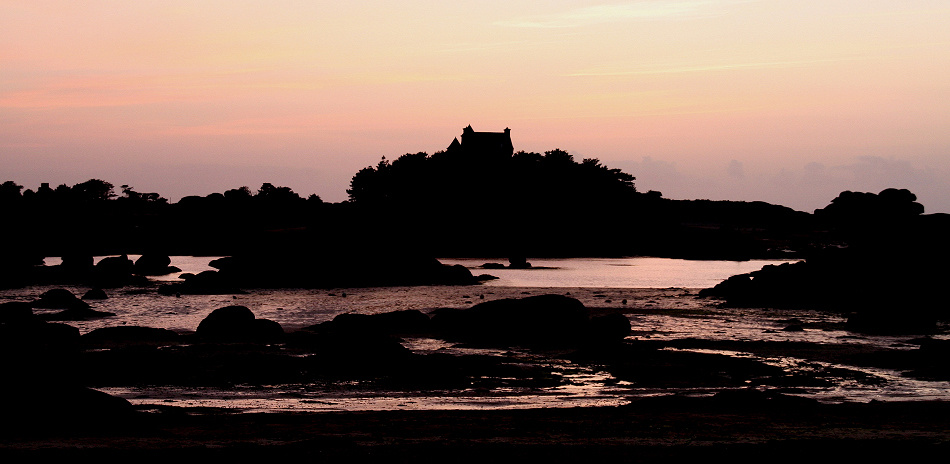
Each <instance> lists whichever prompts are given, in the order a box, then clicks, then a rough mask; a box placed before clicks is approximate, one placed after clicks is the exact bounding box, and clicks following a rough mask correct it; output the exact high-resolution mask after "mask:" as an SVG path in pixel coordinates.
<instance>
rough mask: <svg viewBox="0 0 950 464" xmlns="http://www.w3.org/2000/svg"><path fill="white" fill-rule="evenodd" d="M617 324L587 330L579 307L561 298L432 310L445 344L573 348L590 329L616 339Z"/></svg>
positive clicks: (605, 323) (588, 324) (610, 322)
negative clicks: (462, 308)
mask: <svg viewBox="0 0 950 464" xmlns="http://www.w3.org/2000/svg"><path fill="white" fill-rule="evenodd" d="M621 317H623V316H621ZM624 319H626V318H624ZM618 322H619V321H618V320H617V319H616V318H614V319H611V320H603V321H599V322H598V323H596V324H594V325H592V324H591V317H590V314H589V311H588V310H587V308H586V307H584V305H583V303H581V302H580V301H579V300H576V299H574V298H570V297H567V296H563V295H539V296H531V297H526V298H521V299H502V300H494V301H487V302H484V303H479V304H476V305H475V306H472V307H471V308H469V309H464V310H454V309H442V310H438V311H436V312H435V313H434V316H433V318H432V323H433V326H434V328H435V330H436V331H437V332H438V333H440V334H441V335H442V336H444V337H446V338H448V339H457V340H462V341H467V342H472V343H484V344H489V345H516V344H520V345H527V346H570V345H576V344H579V343H583V342H585V341H587V340H589V339H590V336H591V333H592V330H593V331H596V332H597V333H599V334H600V335H602V336H603V337H606V338H613V337H618V336H620V334H621V333H622V332H624V330H623V329H622V328H621V327H620V326H621V324H618ZM627 324H628V325H627V328H628V329H627V330H629V322H628V323H627ZM608 327H612V328H608ZM624 335H625V333H624ZM606 338H605V339H606ZM620 338H623V337H622V336H620Z"/></svg>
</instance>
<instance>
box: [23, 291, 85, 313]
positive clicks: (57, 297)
mask: <svg viewBox="0 0 950 464" xmlns="http://www.w3.org/2000/svg"><path fill="white" fill-rule="evenodd" d="M32 305H33V307H34V308H42V309H89V303H86V302H85V301H82V300H81V299H79V298H78V297H76V295H73V292H70V291H69V290H66V289H65V288H54V289H52V290H47V291H45V292H43V293H42V294H41V295H40V298H39V299H38V300H34V301H33V303H32Z"/></svg>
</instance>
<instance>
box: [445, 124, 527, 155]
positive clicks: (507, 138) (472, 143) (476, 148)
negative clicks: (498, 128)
mask: <svg viewBox="0 0 950 464" xmlns="http://www.w3.org/2000/svg"><path fill="white" fill-rule="evenodd" d="M446 151H448V152H461V153H472V154H478V155H481V156H491V157H495V156H497V157H505V156H507V157H511V155H512V154H513V153H514V152H515V147H514V145H513V144H512V143H511V129H508V128H505V131H504V132H475V130H474V129H472V126H471V125H469V126H468V127H466V128H464V129H462V141H461V142H459V139H458V137H456V138H455V139H453V140H452V143H451V144H450V145H449V147H448V149H446Z"/></svg>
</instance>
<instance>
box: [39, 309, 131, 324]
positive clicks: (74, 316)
mask: <svg viewBox="0 0 950 464" xmlns="http://www.w3.org/2000/svg"><path fill="white" fill-rule="evenodd" d="M114 316H115V313H110V312H108V311H97V310H95V309H92V308H89V307H85V308H83V307H76V308H70V309H64V310H62V311H60V312H58V313H53V314H41V315H39V316H37V317H38V318H39V319H42V320H44V321H88V320H91V319H102V318H104V317H114Z"/></svg>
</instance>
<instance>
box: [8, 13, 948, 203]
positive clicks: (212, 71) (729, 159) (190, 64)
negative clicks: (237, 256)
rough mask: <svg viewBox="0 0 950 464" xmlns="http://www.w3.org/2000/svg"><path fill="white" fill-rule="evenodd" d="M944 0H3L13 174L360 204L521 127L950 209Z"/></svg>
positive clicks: (659, 174)
mask: <svg viewBox="0 0 950 464" xmlns="http://www.w3.org/2000/svg"><path fill="white" fill-rule="evenodd" d="M947 24H950V3H948V2H946V0H903V1H893V0H887V1H881V0H821V1H813V0H794V1H793V0H788V1H786V0H670V1H659V0H646V1H606V0H601V1H546V2H537V1H531V2H527V1H517V0H507V1H504V2H502V1H496V0H483V1H478V2H472V1H454V2H441V1H428V0H408V1H400V2H378V1H354V2H337V1H334V2H324V1H303V0H300V1H295V0H269V1H266V2H265V1H241V0H226V1H223V0H222V1H218V0H205V1H194V0H189V1H178V0H161V1H152V0H137V1H134V2H130V1H127V0H118V1H97V0H84V1H81V2H75V1H68V0H62V1H43V0H26V1H19V0H0V181H4V180H13V181H15V182H17V183H19V184H21V185H24V186H25V187H26V188H31V189H35V188H36V187H38V186H39V185H40V183H42V182H48V183H50V184H51V185H53V186H56V185H59V184H68V185H73V184H76V183H79V182H83V181H85V180H88V179H90V178H98V179H102V180H106V181H108V182H111V183H113V184H115V185H117V186H118V185H121V184H128V185H131V186H132V187H133V188H134V189H135V190H136V191H140V192H158V193H160V194H162V195H163V196H165V197H166V198H168V199H169V200H172V201H177V200H178V199H179V198H181V197H182V196H186V195H207V194H209V193H213V192H223V191H224V190H227V189H231V188H236V187H240V186H245V185H246V186H249V187H251V188H252V190H256V189H257V188H258V187H259V186H260V185H261V184H262V183H264V182H269V183H272V184H274V185H279V186H287V187H291V188H292V189H293V190H294V191H295V192H297V193H299V194H301V195H302V196H308V195H310V194H317V195H319V196H320V197H321V198H323V199H324V200H325V201H341V200H344V199H346V192H345V190H346V188H347V186H348V184H349V181H350V179H351V178H352V176H353V174H354V173H356V171H358V170H359V169H361V168H363V167H366V166H370V165H375V164H376V163H377V162H378V161H379V160H380V159H381V157H383V156H385V157H386V158H388V159H393V158H396V157H398V156H400V155H402V154H405V153H416V152H420V151H423V152H427V153H430V154H431V153H434V152H436V151H439V150H442V149H445V148H446V147H447V146H448V145H449V143H450V142H451V141H452V139H453V138H454V137H457V136H458V135H460V134H461V132H462V128H463V127H465V126H467V125H469V124H471V125H472V127H473V128H474V129H475V130H476V131H502V130H503V129H505V128H506V127H507V128H511V137H512V141H513V143H514V145H515V150H525V151H535V152H544V151H547V150H552V149H555V148H560V149H563V150H566V151H568V152H569V153H571V154H572V155H574V157H575V159H576V160H581V159H584V158H597V159H600V160H601V162H602V163H603V164H605V165H607V166H609V167H615V168H620V169H623V170H624V171H626V172H628V173H630V174H632V175H634V176H636V177H637V182H636V185H637V188H638V189H639V190H640V191H648V190H657V191H660V192H662V193H663V196H664V197H667V198H674V199H712V200H742V201H756V200H760V201H767V202H770V203H776V204H782V205H785V206H789V207H792V208H795V209H797V210H801V211H809V212H810V211H812V210H814V209H816V208H821V207H824V206H825V205H827V204H828V203H829V202H830V200H831V199H833V198H834V197H835V196H837V194H838V193H839V192H841V191H844V190H852V191H868V192H879V191H880V190H883V189H885V188H889V187H895V188H907V189H909V190H911V191H912V192H914V193H915V194H917V196H918V201H920V202H921V203H922V204H923V205H924V206H925V208H926V211H927V212H944V213H950V27H947Z"/></svg>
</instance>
